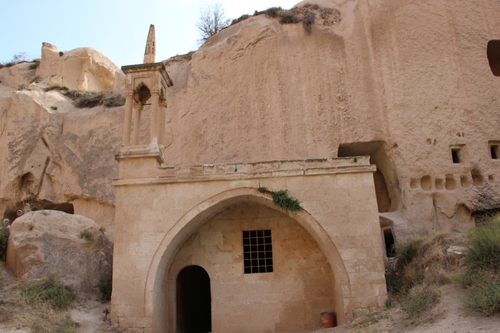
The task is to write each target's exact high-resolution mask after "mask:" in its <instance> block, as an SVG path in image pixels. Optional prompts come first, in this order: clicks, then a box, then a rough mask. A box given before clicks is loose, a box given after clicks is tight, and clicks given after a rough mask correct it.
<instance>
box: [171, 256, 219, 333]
mask: <svg viewBox="0 0 500 333" xmlns="http://www.w3.org/2000/svg"><path fill="white" fill-rule="evenodd" d="M176 309H177V315H176V317H177V320H176V323H177V324H176V332H177V333H205V332H211V331H212V310H211V294H210V277H209V276H208V274H207V272H206V271H205V270H204V269H203V268H201V267H200V266H194V265H193V266H188V267H185V268H184V269H183V270H182V271H180V272H179V274H178V275H177V279H176Z"/></svg>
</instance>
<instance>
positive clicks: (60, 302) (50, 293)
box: [24, 279, 76, 310]
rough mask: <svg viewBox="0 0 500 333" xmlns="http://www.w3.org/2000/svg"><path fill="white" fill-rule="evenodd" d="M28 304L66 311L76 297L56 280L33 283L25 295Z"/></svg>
mask: <svg viewBox="0 0 500 333" xmlns="http://www.w3.org/2000/svg"><path fill="white" fill-rule="evenodd" d="M24 297H25V299H26V302H27V303H28V304H32V305H42V306H43V305H48V306H50V307H51V308H52V309H54V310H64V309H66V308H67V307H68V306H69V305H70V304H71V302H73V301H74V300H75V298H76V295H75V294H74V293H73V292H71V290H69V289H68V288H66V287H65V286H63V285H62V284H61V283H60V282H59V281H56V280H55V279H46V280H42V281H35V282H31V283H30V284H29V285H28V286H27V288H26V291H25V293H24Z"/></svg>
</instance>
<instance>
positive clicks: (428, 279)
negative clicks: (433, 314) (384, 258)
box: [386, 233, 465, 317]
mask: <svg viewBox="0 0 500 333" xmlns="http://www.w3.org/2000/svg"><path fill="white" fill-rule="evenodd" d="M464 239H465V237H464V236H463V235H462V234H458V233H437V234H421V235H418V236H416V237H414V238H412V239H410V240H408V241H407V242H405V243H404V244H399V245H398V246H396V257H395V262H391V263H390V264H389V266H388V268H387V274H386V281H387V287H388V290H389V292H390V294H391V296H392V297H396V298H397V299H398V300H399V302H401V303H402V304H403V310H404V311H405V313H407V315H408V316H411V317H413V316H416V315H419V314H420V313H422V312H424V311H427V310H429V309H431V308H432V307H433V306H434V305H435V304H437V302H438V301H439V298H440V296H439V295H440V292H439V287H440V286H443V285H446V284H448V283H450V282H451V281H452V280H451V275H452V274H453V272H454V271H455V270H456V269H457V267H458V266H461V265H462V264H463V262H464V260H465V259H464V257H463V255H462V256H460V255H457V254H455V253H453V252H450V251H448V249H449V248H450V246H452V245H464V241H465V240H464Z"/></svg>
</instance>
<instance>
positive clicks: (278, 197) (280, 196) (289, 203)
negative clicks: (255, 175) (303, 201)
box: [257, 186, 302, 212]
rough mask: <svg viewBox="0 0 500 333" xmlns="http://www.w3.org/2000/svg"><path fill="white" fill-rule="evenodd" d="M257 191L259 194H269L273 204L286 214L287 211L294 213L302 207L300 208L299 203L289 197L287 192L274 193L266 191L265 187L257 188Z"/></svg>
mask: <svg viewBox="0 0 500 333" xmlns="http://www.w3.org/2000/svg"><path fill="white" fill-rule="evenodd" d="M257 190H258V191H259V192H260V193H269V194H271V196H272V198H273V203H274V204H275V205H276V206H277V207H279V208H281V209H282V210H284V211H285V212H288V211H292V212H296V211H298V210H300V209H302V207H301V206H300V201H299V200H297V199H295V198H292V197H290V196H289V195H288V191H287V190H280V191H277V192H274V191H270V190H268V189H267V188H266V187H263V186H259V187H258V188H257Z"/></svg>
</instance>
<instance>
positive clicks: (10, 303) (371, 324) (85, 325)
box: [0, 261, 500, 333]
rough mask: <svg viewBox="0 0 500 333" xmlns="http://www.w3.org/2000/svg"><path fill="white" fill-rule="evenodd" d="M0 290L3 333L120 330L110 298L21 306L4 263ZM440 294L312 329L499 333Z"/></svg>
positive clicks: (452, 294) (451, 296) (452, 293)
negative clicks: (413, 305)
mask: <svg viewBox="0 0 500 333" xmlns="http://www.w3.org/2000/svg"><path fill="white" fill-rule="evenodd" d="M0 290H1V294H0V332H2V333H32V332H35V330H33V329H32V327H34V325H37V324H38V323H44V324H43V325H45V326H44V327H47V325H50V322H51V321H56V322H57V321H59V322H60V321H61V318H66V319H69V320H70V321H72V322H74V323H75V326H76V328H75V330H76V332H79V333H111V332H113V333H118V332H120V330H118V329H116V328H113V327H111V325H110V324H109V322H108V321H107V320H106V310H107V309H109V302H105V303H103V302H101V301H99V300H98V299H97V296H93V297H87V298H86V299H80V300H77V301H75V302H74V303H73V305H72V306H71V308H70V309H69V310H67V311H66V312H63V313H53V311H48V310H46V309H45V310H40V309H34V308H32V307H30V306H28V305H26V304H24V303H23V302H22V301H21V300H20V288H19V282H18V281H17V280H16V278H15V277H13V276H12V274H10V273H9V272H8V271H7V270H6V269H5V263H4V262H1V261H0ZM441 293H442V297H441V300H440V302H439V303H438V304H437V305H436V306H435V307H434V308H432V309H430V310H429V311H427V312H426V313H424V314H422V315H420V316H419V317H418V318H413V319H409V318H407V317H406V315H405V314H404V313H403V311H402V310H401V308H400V307H399V306H398V305H396V306H394V307H392V308H390V309H385V310H381V311H378V310H375V311H372V312H367V313H365V314H363V315H362V316H360V317H359V318H358V319H357V320H355V321H354V322H353V323H350V324H347V325H344V326H341V327H335V328H325V329H318V330H316V331H314V332H313V333H340V332H342V333H361V332H362V333H398V332H409V333H417V332H418V333H476V332H481V333H485V332H500V315H495V316H490V317H487V316H484V315H481V314H477V313H472V312H470V311H467V310H466V309H464V308H463V307H462V305H461V298H462V297H463V295H464V292H463V288H462V287H461V286H459V285H458V284H457V283H455V282H452V283H450V284H448V285H445V286H443V287H441ZM47 323H48V324H47ZM49 327H50V326H49ZM54 331H55V330H54ZM54 331H53V332H54ZM42 332H43V330H42ZM48 332H50V330H49V331H48ZM220 333H228V332H220ZM230 333H237V332H230ZM257 333H258V332H257ZM302 333H305V332H302Z"/></svg>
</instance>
